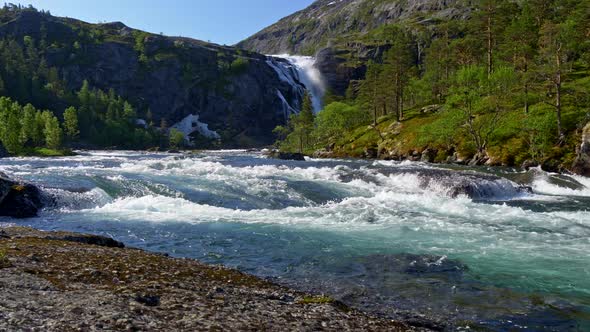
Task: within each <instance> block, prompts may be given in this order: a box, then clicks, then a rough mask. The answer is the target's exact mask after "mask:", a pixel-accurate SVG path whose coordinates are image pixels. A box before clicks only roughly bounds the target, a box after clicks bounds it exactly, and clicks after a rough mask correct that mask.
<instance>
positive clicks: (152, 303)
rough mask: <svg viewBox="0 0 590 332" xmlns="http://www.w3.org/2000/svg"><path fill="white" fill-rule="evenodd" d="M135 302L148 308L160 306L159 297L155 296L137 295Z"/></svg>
mask: <svg viewBox="0 0 590 332" xmlns="http://www.w3.org/2000/svg"><path fill="white" fill-rule="evenodd" d="M135 301H137V302H139V303H141V304H143V305H146V306H148V307H157V306H159V305H160V297H159V296H157V295H137V296H136V297H135Z"/></svg>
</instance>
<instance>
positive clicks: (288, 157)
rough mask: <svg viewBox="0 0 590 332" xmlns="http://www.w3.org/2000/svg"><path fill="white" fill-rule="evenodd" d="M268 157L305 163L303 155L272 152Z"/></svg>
mask: <svg viewBox="0 0 590 332" xmlns="http://www.w3.org/2000/svg"><path fill="white" fill-rule="evenodd" d="M270 157H271V158H275V159H280V160H295V161H305V155H304V154H303V153H293V152H280V151H274V152H272V153H271V154H270Z"/></svg>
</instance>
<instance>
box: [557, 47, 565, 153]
mask: <svg viewBox="0 0 590 332" xmlns="http://www.w3.org/2000/svg"><path fill="white" fill-rule="evenodd" d="M555 60H556V64H557V73H556V75H555V112H556V113H557V132H558V135H559V145H561V144H563V143H564V141H565V134H564V132H563V124H562V122H561V45H560V46H559V48H558V50H557V54H556V57H555Z"/></svg>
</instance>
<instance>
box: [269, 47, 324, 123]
mask: <svg viewBox="0 0 590 332" xmlns="http://www.w3.org/2000/svg"><path fill="white" fill-rule="evenodd" d="M267 63H268V65H269V66H271V67H272V68H273V69H274V70H275V71H276V72H277V74H278V75H279V78H280V79H281V81H283V82H286V83H288V84H289V85H290V86H291V87H292V89H293V91H294V92H295V95H297V96H300V98H299V99H300V100H301V99H302V98H303V95H304V94H305V91H306V90H307V92H308V93H309V95H310V97H311V102H312V105H313V111H314V112H315V113H318V112H319V111H321V109H322V106H323V105H322V98H323V97H324V93H325V85H324V82H323V80H322V75H321V73H320V71H319V70H318V69H317V68H316V66H315V58H314V57H311V56H299V55H287V54H281V55H271V56H269V57H268V60H267ZM279 94H280V92H279ZM281 96H282V94H281ZM283 100H284V98H283ZM288 106H289V107H288V108H289V109H287V110H286V111H290V110H292V109H296V110H299V109H300V107H299V106H300V105H295V106H291V105H288Z"/></svg>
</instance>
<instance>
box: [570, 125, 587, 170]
mask: <svg viewBox="0 0 590 332" xmlns="http://www.w3.org/2000/svg"><path fill="white" fill-rule="evenodd" d="M572 171H573V172H574V173H576V174H579V175H583V176H590V123H588V124H587V125H586V127H584V131H583V133H582V144H581V145H580V149H579V150H578V157H577V158H576V160H575V161H574V165H573V166H572Z"/></svg>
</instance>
